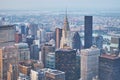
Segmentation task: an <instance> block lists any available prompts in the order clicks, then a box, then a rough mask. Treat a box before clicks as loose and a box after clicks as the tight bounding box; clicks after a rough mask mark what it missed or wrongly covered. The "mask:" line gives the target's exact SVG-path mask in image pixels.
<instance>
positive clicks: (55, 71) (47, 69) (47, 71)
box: [42, 68, 65, 75]
mask: <svg viewBox="0 0 120 80" xmlns="http://www.w3.org/2000/svg"><path fill="white" fill-rule="evenodd" d="M42 71H45V72H46V73H50V74H53V75H59V74H65V72H62V71H59V70H54V69H50V68H44V69H42Z"/></svg>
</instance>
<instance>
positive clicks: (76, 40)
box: [72, 32, 82, 50]
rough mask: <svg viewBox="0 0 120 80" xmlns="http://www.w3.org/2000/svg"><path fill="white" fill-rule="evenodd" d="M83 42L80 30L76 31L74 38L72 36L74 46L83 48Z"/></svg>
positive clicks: (77, 48)
mask: <svg viewBox="0 0 120 80" xmlns="http://www.w3.org/2000/svg"><path fill="white" fill-rule="evenodd" d="M81 47H82V43H81V40H80V35H79V33H78V32H75V34H74V36H73V38H72V48H73V49H76V50H81Z"/></svg>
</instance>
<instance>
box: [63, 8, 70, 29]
mask: <svg viewBox="0 0 120 80" xmlns="http://www.w3.org/2000/svg"><path fill="white" fill-rule="evenodd" d="M63 30H64V31H70V27H69V22H68V18H67V10H66V16H65V19H64V26H63Z"/></svg>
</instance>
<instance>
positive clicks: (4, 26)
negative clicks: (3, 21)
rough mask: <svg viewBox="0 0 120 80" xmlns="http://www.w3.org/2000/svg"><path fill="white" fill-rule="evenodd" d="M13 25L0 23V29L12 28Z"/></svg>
mask: <svg viewBox="0 0 120 80" xmlns="http://www.w3.org/2000/svg"><path fill="white" fill-rule="evenodd" d="M13 26H14V25H0V29H5V28H12V27H13Z"/></svg>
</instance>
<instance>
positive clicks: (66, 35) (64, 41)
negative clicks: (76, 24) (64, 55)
mask: <svg viewBox="0 0 120 80" xmlns="http://www.w3.org/2000/svg"><path fill="white" fill-rule="evenodd" d="M65 45H67V46H69V47H72V39H71V33H70V27H69V22H68V18H67V12H66V16H65V20H64V25H63V29H62V37H61V41H60V48H64V46H65Z"/></svg>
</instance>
